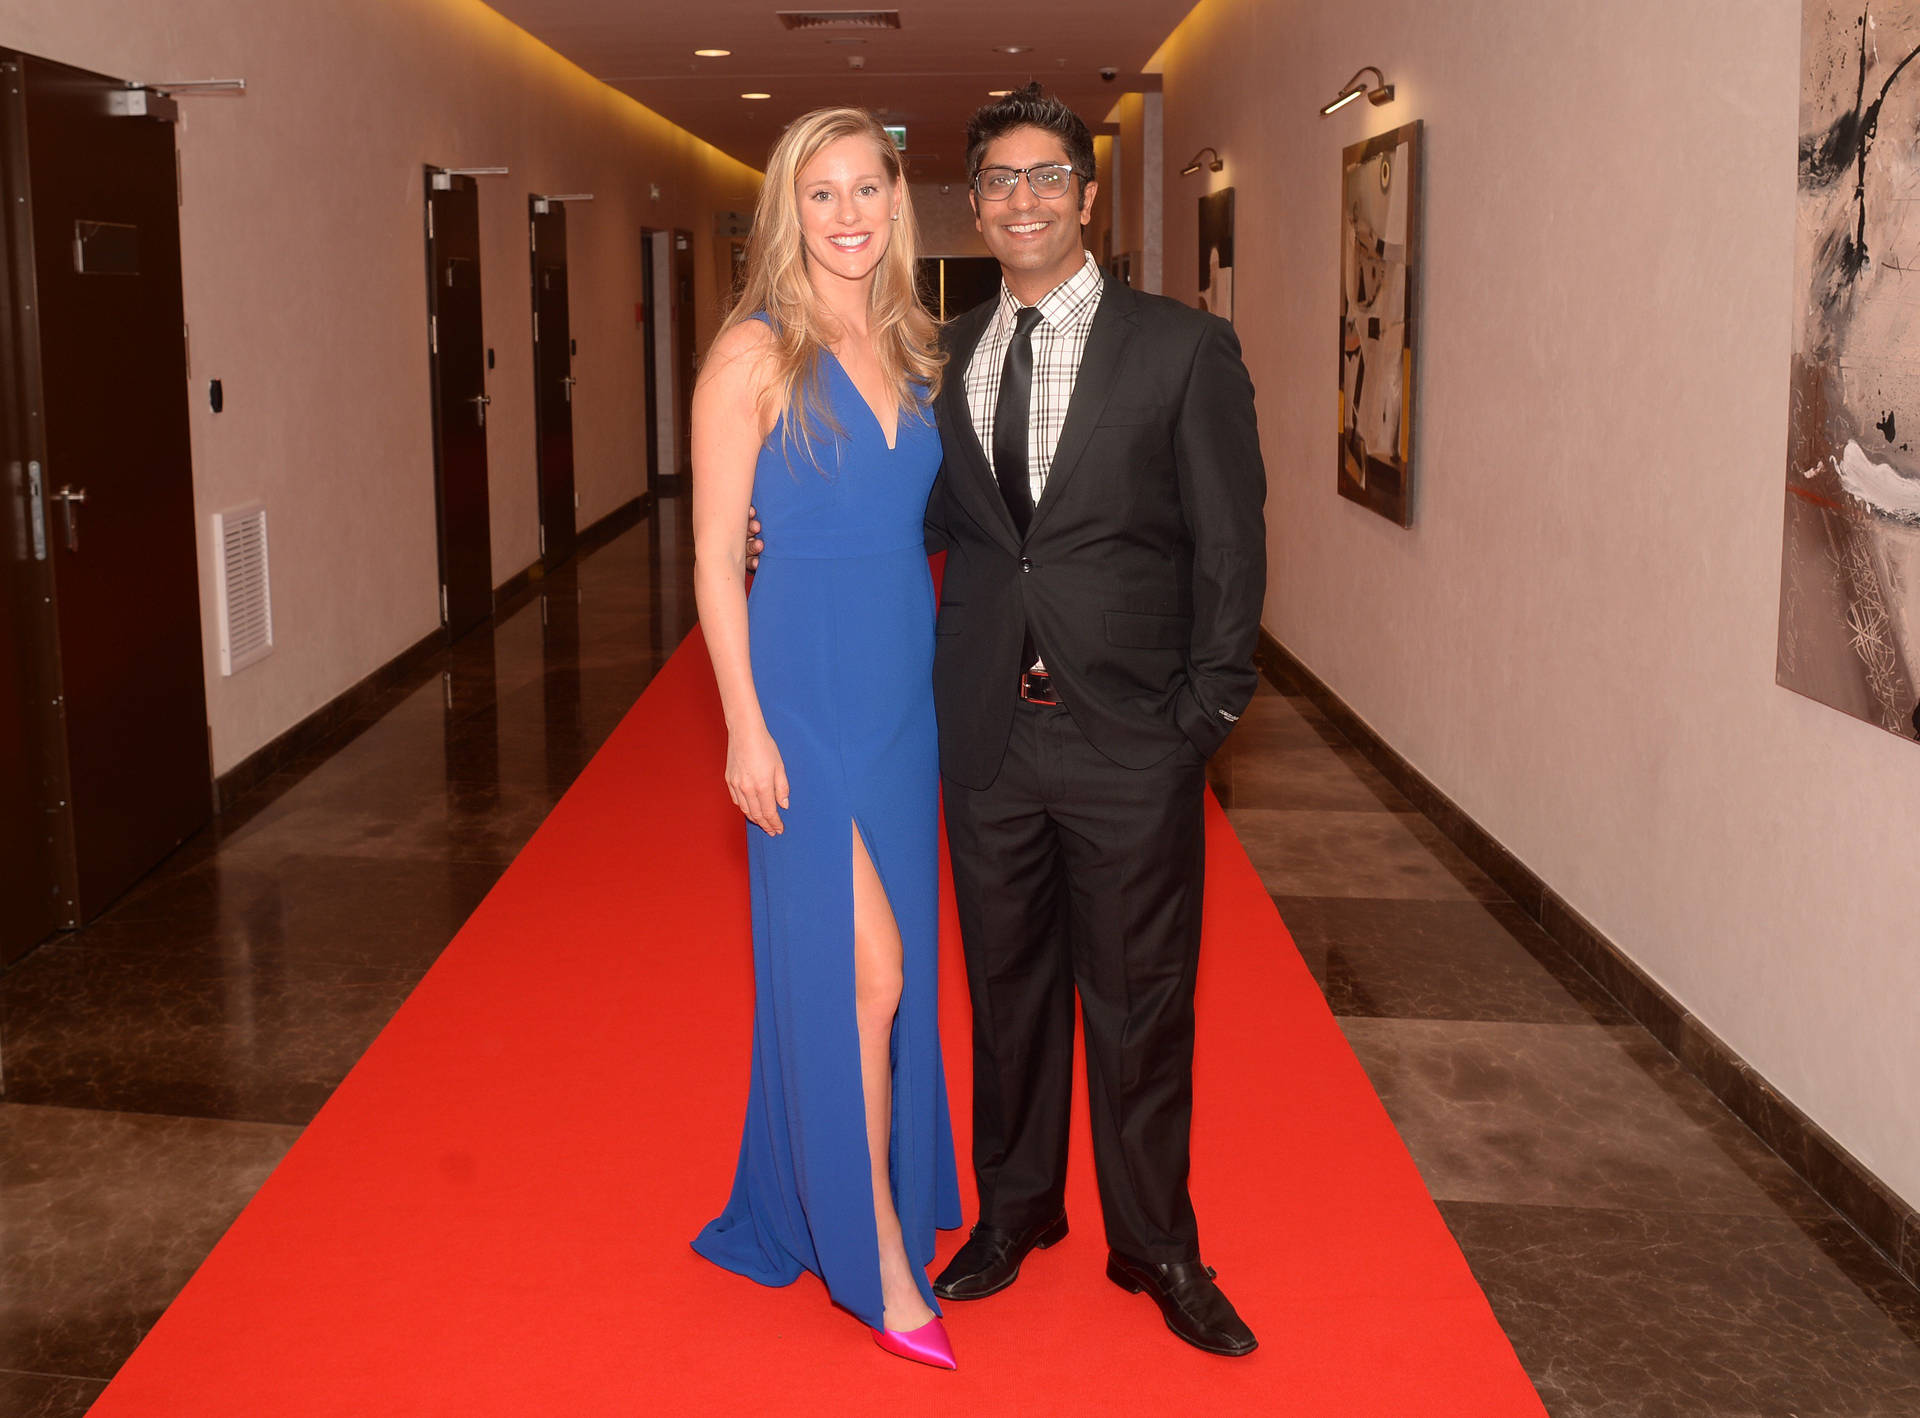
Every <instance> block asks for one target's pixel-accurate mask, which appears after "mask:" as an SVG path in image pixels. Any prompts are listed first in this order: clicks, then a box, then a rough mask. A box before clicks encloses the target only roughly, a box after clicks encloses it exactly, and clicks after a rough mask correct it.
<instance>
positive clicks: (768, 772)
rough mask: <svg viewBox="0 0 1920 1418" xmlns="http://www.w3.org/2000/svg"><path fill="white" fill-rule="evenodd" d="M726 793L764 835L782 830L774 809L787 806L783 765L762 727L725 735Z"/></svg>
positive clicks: (770, 834)
mask: <svg viewBox="0 0 1920 1418" xmlns="http://www.w3.org/2000/svg"><path fill="white" fill-rule="evenodd" d="M727 793H728V795H729V796H730V797H732V799H733V805H734V806H735V807H737V808H739V809H740V811H742V812H744V813H745V814H746V815H747V821H749V822H751V823H753V824H754V825H755V826H757V827H759V828H760V830H761V831H763V832H765V833H766V834H767V835H768V836H770V837H778V836H779V835H780V833H781V832H782V831H783V830H784V829H783V828H782V827H781V824H780V813H779V812H778V809H780V808H783V807H786V806H787V766H786V764H784V763H782V762H781V761H780V747H779V745H778V744H776V743H774V741H773V735H772V734H770V733H768V732H767V731H766V730H765V729H760V730H758V731H757V732H753V733H737V734H729V735H728V736H727Z"/></svg>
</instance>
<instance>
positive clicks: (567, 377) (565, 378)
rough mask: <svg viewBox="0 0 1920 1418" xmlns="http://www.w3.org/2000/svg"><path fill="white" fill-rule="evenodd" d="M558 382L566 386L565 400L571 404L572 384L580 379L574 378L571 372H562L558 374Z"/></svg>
mask: <svg viewBox="0 0 1920 1418" xmlns="http://www.w3.org/2000/svg"><path fill="white" fill-rule="evenodd" d="M560 382H561V383H562V384H564V385H566V386H567V402H568V403H569V404H571V403H572V402H573V386H574V385H576V384H578V383H579V382H580V381H579V380H578V379H575V378H574V377H573V376H572V375H571V374H563V375H561V376H560Z"/></svg>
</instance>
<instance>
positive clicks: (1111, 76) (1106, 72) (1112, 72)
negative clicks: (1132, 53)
mask: <svg viewBox="0 0 1920 1418" xmlns="http://www.w3.org/2000/svg"><path fill="white" fill-rule="evenodd" d="M1100 77H1101V78H1102V79H1104V80H1106V81H1107V82H1108V83H1109V84H1111V83H1112V82H1113V81H1114V80H1115V79H1117V78H1119V77H1120V71H1119V70H1118V69H1115V68H1113V67H1112V66H1111V65H1109V66H1108V67H1107V68H1105V69H1102V70H1101V71H1100Z"/></svg>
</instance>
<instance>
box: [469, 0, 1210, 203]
mask: <svg viewBox="0 0 1920 1418" xmlns="http://www.w3.org/2000/svg"><path fill="white" fill-rule="evenodd" d="M488 3H489V4H490V5H492V7H493V8H494V9H495V10H497V11H499V12H500V13H501V14H502V15H505V16H506V17H507V18H508V19H509V20H512V21H513V22H514V23H515V24H517V25H519V26H521V27H522V28H523V29H525V30H527V31H528V32H529V33H531V34H532V35H534V36H535V37H536V38H537V39H540V40H542V41H544V42H545V43H546V44H549V45H551V46H552V47H553V48H554V49H556V50H558V51H559V52H560V53H561V54H563V55H565V56H566V57H567V58H568V59H571V60H572V61H573V62H574V63H576V64H578V65H580V67H581V68H583V69H585V70H586V71H587V72H588V73H590V74H592V75H593V76H594V77H595V78H598V79H601V80H603V81H604V82H606V83H608V84H610V85H612V86H613V87H614V88H616V89H619V90H620V91H621V92H623V93H627V94H631V95H632V96H633V97H634V98H636V99H638V100H639V101H640V102H641V103H643V104H645V105H646V106H647V107H648V108H650V109H652V110H653V111H654V112H656V113H658V114H660V115H661V116H663V117H665V118H667V119H669V120H671V121H672V122H674V123H677V124H679V125H680V126H681V127H683V128H685V129H687V130H688V131H690V132H692V133H694V134H697V135H698V136H699V137H702V138H704V139H706V140H707V141H708V142H710V143H712V144H713V145H714V146H715V147H717V148H719V149H720V150H721V151H723V152H726V153H728V154H730V155H732V156H733V157H736V158H739V159H740V160H741V161H743V162H745V163H748V164H749V165H751V166H753V167H756V168H761V167H765V166H766V158H767V150H768V149H769V148H770V147H771V146H772V145H773V142H774V140H775V139H776V138H778V137H779V135H780V130H781V129H782V128H783V127H784V126H785V125H786V123H787V122H788V121H789V120H791V119H792V118H794V117H796V116H797V115H799V114H801V113H805V112H806V111H807V110H809V109H813V108H821V107H825V106H827V105H830V104H847V103H851V104H863V105H865V106H867V107H869V108H872V109H875V110H876V111H880V112H882V113H883V114H884V116H885V119H886V121H887V122H889V123H904V124H905V125H906V128H907V158H908V163H909V171H910V172H911V174H912V176H913V178H914V179H915V180H916V181H939V182H951V181H955V180H964V179H965V176H966V164H965V146H966V144H965V138H964V136H963V135H964V132H965V127H966V119H967V115H968V114H969V113H971V112H972V111H973V110H974V109H976V108H978V107H979V106H980V105H981V104H983V103H986V102H988V97H987V93H988V90H990V89H1002V88H1017V87H1019V86H1020V85H1021V84H1024V83H1025V82H1027V80H1029V79H1039V80H1041V81H1042V82H1044V83H1045V84H1046V85H1047V87H1048V88H1049V89H1051V90H1052V91H1054V92H1055V93H1057V94H1059V96H1060V97H1061V98H1063V99H1065V100H1066V101H1067V102H1068V103H1069V104H1071V105H1073V107H1074V109H1075V110H1076V111H1077V112H1079V114H1080V115H1081V116H1082V117H1083V118H1085V119H1086V120H1087V122H1088V123H1089V124H1091V125H1092V126H1093V127H1094V130H1095V131H1096V132H1097V131H1099V129H1100V126H1101V122H1102V120H1103V119H1104V118H1105V116H1106V114H1107V112H1108V111H1109V110H1110V109H1111V108H1112V106H1113V103H1114V101H1115V100H1116V99H1117V98H1118V97H1119V96H1120V95H1121V94H1122V93H1125V92H1126V91H1127V90H1128V89H1130V88H1133V89H1158V87H1159V78H1158V76H1157V75H1148V76H1143V75H1142V73H1141V70H1142V66H1144V65H1145V64H1146V63H1147V61H1148V60H1149V59H1150V58H1151V57H1152V55H1153V53H1154V51H1155V50H1156V49H1158V48H1159V47H1160V44H1161V42H1162V41H1163V40H1164V39H1166V37H1167V36H1168V35H1169V34H1171V33H1172V32H1173V30H1174V28H1175V27H1176V26H1177V25H1179V23H1180V21H1181V20H1183V19H1184V18H1186V15H1187V12H1188V11H1189V10H1190V9H1192V8H1193V5H1194V0H1072V2H1070V3H1066V4H1057V3H1056V4H1046V3H1043V2H1042V0H977V3H965V4H961V3H952V2H951V0H947V2H946V3H929V0H919V3H915V0H902V3H901V4H900V5H899V7H898V10H897V13H898V15H899V17H900V28H899V29H897V30H894V29H874V28H854V27H851V26H839V25H836V26H832V27H826V28H820V29H801V30H789V29H787V28H786V27H785V26H784V25H783V24H782V23H781V21H780V19H779V17H778V12H779V10H780V9H782V8H786V9H795V10H798V9H801V8H803V7H802V5H801V4H800V3H798V0H758V3H755V2H754V0H693V3H680V4H663V3H658V0H653V3H648V0H488ZM844 3H845V0H835V4H836V8H838V5H841V4H844ZM843 13H844V12H843ZM1001 45H1025V46H1028V48H1027V49H1026V51H1025V52H1022V53H1019V54H1005V53H1001V52H999V51H998V49H997V46H1001ZM696 49H729V50H731V51H732V53H731V55H729V56H728V57H726V58H724V59H701V58H696V57H695V55H694V52H693V51H694V50H696ZM855 60H858V61H859V64H858V65H857V66H856V65H855V64H854V63H853V61H855ZM1103 68H1110V69H1113V70H1115V71H1116V78H1115V79H1113V80H1110V81H1109V80H1104V79H1102V77H1101V72H1100V71H1101V70H1102V69H1103ZM755 92H758V93H766V94H770V95H771V97H770V98H768V99H765V100H759V101H755V100H750V99H743V98H741V97H740V95H741V94H743V93H755Z"/></svg>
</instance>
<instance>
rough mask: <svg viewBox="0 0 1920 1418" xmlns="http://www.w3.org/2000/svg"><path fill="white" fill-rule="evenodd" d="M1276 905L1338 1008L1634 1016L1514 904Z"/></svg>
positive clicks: (1445, 1015) (1520, 1017)
mask: <svg viewBox="0 0 1920 1418" xmlns="http://www.w3.org/2000/svg"><path fill="white" fill-rule="evenodd" d="M1274 904H1275V905H1276V906H1278V907H1279V908H1280V919H1281V920H1282V921H1284V922H1285V923H1286V925H1287V929H1288V930H1289V931H1290V932H1291V933H1292V935H1293V939H1294V944H1295V945H1297V946H1298V947H1299V948H1300V954H1301V955H1302V956H1303V957H1304V958H1305V959H1306V962H1307V966H1308V968H1309V969H1311V970H1312V971H1313V973H1314V978H1315V979H1317V980H1318V981H1319V982H1320V988H1321V991H1322V993H1324V994H1325V995H1326V997H1327V1004H1328V1006H1329V1007H1330V1008H1331V1009H1332V1010H1333V1012H1334V1013H1335V1014H1348V1015H1366V1016H1372V1017H1377V1018H1387V1019H1483V1020H1504V1021H1507V1022H1510V1023H1540V1024H1592V1023H1600V1024H1631V1023H1632V1022H1633V1020H1632V1016H1630V1015H1629V1014H1628V1013H1627V1012H1626V1011H1625V1010H1624V1009H1622V1008H1621V1007H1620V1005H1619V1004H1617V1003H1615V1001H1614V1000H1613V998H1612V996H1610V995H1609V994H1607V992H1606V991H1605V990H1603V989H1601V988H1600V986H1599V985H1597V984H1596V983H1594V981H1593V979H1592V977H1591V976H1589V975H1588V974H1587V973H1586V972H1585V971H1584V970H1582V969H1581V968H1580V967H1579V966H1578V965H1576V964H1575V963H1574V962H1573V961H1572V960H1571V959H1569V958H1568V957H1567V956H1566V954H1565V953H1564V952H1563V951H1561V949H1560V947H1559V946H1558V945H1556V944H1555V943H1554V941H1553V940H1552V939H1551V938H1550V937H1549V936H1548V935H1547V934H1546V932H1544V931H1542V930H1541V929H1540V928H1539V926H1537V925H1535V924H1534V923H1533V922H1532V921H1531V920H1529V919H1527V916H1526V914H1525V913H1524V912H1523V911H1521V910H1520V909H1519V907H1517V906H1514V905H1512V904H1511V903H1508V902H1480V901H1394V900H1366V899H1354V898H1348V897H1324V896H1321V897H1310V896H1276V897H1275V898H1274Z"/></svg>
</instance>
